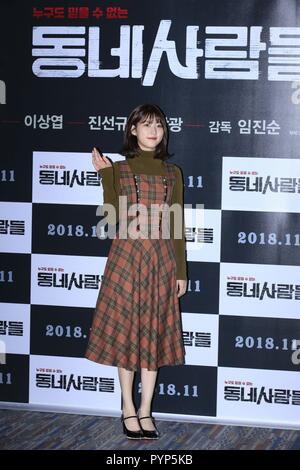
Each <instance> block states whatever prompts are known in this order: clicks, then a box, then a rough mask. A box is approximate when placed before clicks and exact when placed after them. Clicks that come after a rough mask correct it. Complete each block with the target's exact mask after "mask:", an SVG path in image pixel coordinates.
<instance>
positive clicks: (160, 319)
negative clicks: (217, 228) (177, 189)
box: [85, 160, 185, 371]
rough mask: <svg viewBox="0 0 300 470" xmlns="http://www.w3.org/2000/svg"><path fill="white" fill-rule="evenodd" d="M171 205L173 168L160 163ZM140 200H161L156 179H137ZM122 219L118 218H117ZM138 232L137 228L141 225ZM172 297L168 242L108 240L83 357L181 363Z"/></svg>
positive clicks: (123, 168)
mask: <svg viewBox="0 0 300 470" xmlns="http://www.w3.org/2000/svg"><path fill="white" fill-rule="evenodd" d="M118 164H119V168H120V194H121V195H126V196H127V198H128V206H129V205H130V204H132V203H136V202H137V193H136V186H135V181H134V175H133V173H132V171H131V169H130V166H129V164H128V163H127V161H126V160H125V161H121V162H119V163H118ZM165 167H166V178H167V185H168V192H167V200H166V202H167V203H168V204H170V201H171V195H172V188H173V185H174V182H175V168H174V166H173V165H172V164H170V163H167V162H165ZM138 176H139V183H140V184H139V187H140V193H139V194H140V202H141V203H143V204H145V205H147V206H148V207H150V204H151V203H157V204H158V203H162V202H163V190H164V188H163V182H162V176H160V175H144V174H143V175H138ZM122 216H123V215H122V214H120V217H122ZM141 228H142V227H141ZM184 355H185V352H184V347H183V340H182V327H181V318H180V310H179V300H178V297H177V294H176V261H175V252H174V247H173V242H172V240H171V239H163V238H157V239H151V238H137V239H132V238H130V237H128V238H127V239H121V238H118V231H117V234H116V238H114V239H113V241H112V244H111V247H110V250H109V254H108V258H107V262H106V266H105V269H104V273H103V281H102V283H101V287H100V290H99V295H98V299H97V303H96V308H95V312H94V318H93V322H92V326H91V329H90V336H89V341H88V346H87V349H86V352H85V357H86V358H87V359H89V360H91V361H95V362H98V363H100V364H106V365H112V366H118V367H123V368H125V369H128V370H132V371H136V370H138V369H140V368H146V369H148V370H157V369H158V368H159V367H161V366H164V365H179V364H184Z"/></svg>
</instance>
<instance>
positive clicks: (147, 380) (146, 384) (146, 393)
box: [139, 368, 157, 431]
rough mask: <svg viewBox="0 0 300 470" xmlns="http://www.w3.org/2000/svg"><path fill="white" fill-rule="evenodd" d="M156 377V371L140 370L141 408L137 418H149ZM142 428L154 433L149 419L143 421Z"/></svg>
mask: <svg viewBox="0 0 300 470" xmlns="http://www.w3.org/2000/svg"><path fill="white" fill-rule="evenodd" d="M156 377H157V370H154V371H153V370H148V369H144V368H142V369H141V381H142V398H141V406H140V409H139V417H140V418H142V417H143V416H151V403H152V398H153V393H154V388H155V382H156ZM142 424H143V428H144V429H145V430H147V431H154V430H155V428H154V426H153V423H152V421H151V419H150V418H149V419H143V421H142Z"/></svg>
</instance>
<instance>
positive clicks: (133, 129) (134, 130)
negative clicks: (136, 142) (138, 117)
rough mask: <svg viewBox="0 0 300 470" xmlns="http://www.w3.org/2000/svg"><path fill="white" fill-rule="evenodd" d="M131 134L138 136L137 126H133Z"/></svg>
mask: <svg viewBox="0 0 300 470" xmlns="http://www.w3.org/2000/svg"><path fill="white" fill-rule="evenodd" d="M130 132H131V134H132V135H136V128H135V126H131V129H130Z"/></svg>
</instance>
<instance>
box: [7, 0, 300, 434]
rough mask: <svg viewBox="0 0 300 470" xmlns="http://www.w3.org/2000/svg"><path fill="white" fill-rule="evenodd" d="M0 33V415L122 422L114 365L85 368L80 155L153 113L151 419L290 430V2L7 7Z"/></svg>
mask: <svg viewBox="0 0 300 470" xmlns="http://www.w3.org/2000/svg"><path fill="white" fill-rule="evenodd" d="M0 22H1V27H0V36H1V49H2V52H1V71H0V124H1V185H0V188H1V204H0V211H1V216H0V224H1V229H0V244H1V253H0V259H1V269H0V272H1V283H0V292H1V299H0V407H1V406H2V407H8V406H10V407H19V406H23V407H28V408H32V409H42V410H43V409H45V410H53V411H56V410H58V411H66V412H75V413H76V412H78V413H91V414H100V415H101V414H103V415H111V416H117V415H118V414H119V413H120V410H121V391H120V386H119V382H118V374H117V368H116V367H112V366H105V365H100V364H97V363H93V362H91V361H89V360H87V359H85V358H84V352H85V349H86V346H87V340H88V334H89V329H90V327H91V322H92V317H93V312H94V309H95V305H96V300H97V296H98V292H99V288H100V286H101V282H102V276H103V272H104V268H105V265H106V260H107V255H108V252H109V249H110V246H111V242H112V241H111V239H109V238H105V237H104V236H102V237H99V236H98V235H99V234H98V233H97V224H98V222H99V221H100V220H101V217H100V216H99V215H98V214H97V209H98V208H99V206H100V205H101V204H103V188H102V180H101V177H100V175H99V174H98V173H97V172H96V171H95V169H94V167H93V165H92V158H91V151H92V148H93V146H96V147H98V148H100V149H101V150H102V152H103V153H104V155H107V156H108V157H109V158H110V159H111V161H113V162H115V161H121V160H124V158H125V157H124V156H122V155H121V154H120V151H121V147H122V142H123V133H124V129H125V125H126V122H127V118H128V116H129V114H130V112H131V111H132V110H133V109H134V108H135V107H136V106H138V105H140V104H143V103H155V104H157V105H158V106H159V107H160V108H162V110H163V111H164V113H165V115H166V118H167V122H168V126H169V151H170V153H171V154H172V157H171V158H170V160H169V161H170V162H173V163H175V164H176V165H178V166H179V167H180V168H181V169H182V172H183V180H184V204H185V239H186V256H187V274H188V288H187V292H186V294H185V295H184V296H183V297H181V298H180V307H181V312H182V329H183V341H184V346H185V351H186V364H185V365H183V366H169V367H167V366H165V367H162V368H161V369H160V370H159V373H158V378H157V384H156V390H155V395H154V400H153V412H154V414H156V415H157V416H158V417H159V416H161V417H167V418H168V419H173V420H185V421H197V420H198V421H200V422H201V421H206V422H207V421H211V422H218V423H238V424H245V425H262V426H263V425H267V426H274V427H276V426H278V427H296V428H297V427H298V428H299V425H300V209H299V208H300V152H299V142H300V10H299V1H298V0H260V1H259V2H257V1H254V0H241V1H239V2H237V1H234V0H223V1H219V0H201V1H195V0H185V1H179V0H164V1H163V2H162V1H159V0H153V1H151V2H138V1H136V0H116V1H109V2H108V1H101V2H99V1H98V2H97V1H94V0H92V1H72V0H70V1H66V0H61V1H56V2H54V1H53V0H49V1H46V0H43V1H33V0H28V1H26V2H24V1H21V0H19V1H18V0H10V1H8V0H7V1H4V2H2V3H1V16H0ZM102 235H103V234H102ZM134 393H135V399H136V402H137V403H138V402H139V399H140V393H141V383H140V375H139V374H137V376H136V380H135V384H134Z"/></svg>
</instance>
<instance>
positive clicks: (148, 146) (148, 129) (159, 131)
mask: <svg viewBox="0 0 300 470" xmlns="http://www.w3.org/2000/svg"><path fill="white" fill-rule="evenodd" d="M131 133H132V134H133V135H135V136H136V138H137V141H138V145H139V147H140V148H141V149H142V150H146V151H147V150H148V151H150V150H155V149H156V147H157V146H158V145H159V144H160V142H161V141H162V139H163V136H164V129H163V126H162V124H161V123H160V121H159V120H157V119H156V118H155V117H153V118H150V117H148V118H147V119H146V120H145V121H144V122H142V121H140V122H138V123H137V125H136V126H132V127H131Z"/></svg>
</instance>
